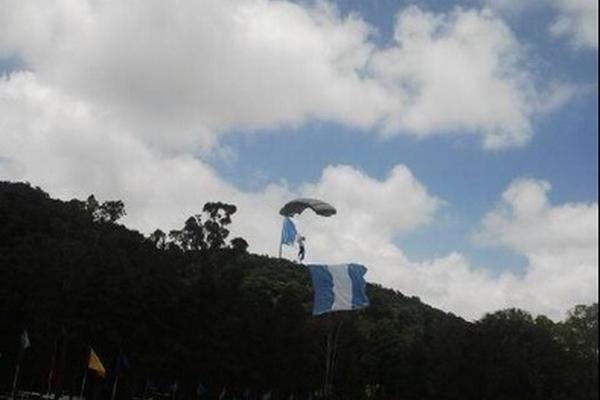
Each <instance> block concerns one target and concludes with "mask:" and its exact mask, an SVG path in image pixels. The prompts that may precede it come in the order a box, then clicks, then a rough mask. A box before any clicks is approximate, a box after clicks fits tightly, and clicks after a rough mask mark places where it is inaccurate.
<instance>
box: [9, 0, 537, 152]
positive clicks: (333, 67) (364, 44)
mask: <svg viewBox="0 0 600 400" xmlns="http://www.w3.org/2000/svg"><path fill="white" fill-rule="evenodd" d="M0 7H1V8H2V10H3V12H2V14H0V57H1V56H2V54H4V55H15V54H16V55H17V57H18V58H19V59H21V60H22V62H23V63H24V64H25V65H27V66H28V67H29V68H30V69H31V70H32V71H33V72H34V73H35V74H36V76H37V77H38V79H39V80H40V82H43V84H44V85H46V86H52V87H55V88H57V89H58V90H59V91H61V92H63V93H66V94H68V95H70V96H73V97H75V98H78V99H82V100H84V101H86V102H88V103H92V104H94V105H95V106H96V107H98V108H99V109H101V110H102V111H103V112H106V113H110V114H111V116H112V119H114V120H118V121H119V123H120V124H122V125H123V126H124V127H125V128H127V129H128V130H130V131H135V132H137V133H138V134H139V135H143V137H144V138H143V140H144V141H145V142H147V143H151V144H152V146H154V147H157V148H160V149H162V150H163V151H181V150H182V149H190V148H204V149H207V148H210V147H211V146H215V145H216V144H217V143H218V136H219V135H222V134H224V133H227V132H229V131H230V130H237V131H243V132H252V131H253V130H255V129H258V128H265V127H278V126H282V125H297V124H301V123H303V122H305V121H307V120H309V119H315V118H316V119H324V120H330V121H335V122H338V123H341V124H347V125H352V126H357V127H360V128H362V129H363V130H365V131H374V132H379V131H381V130H383V131H384V133H386V134H413V135H417V136H427V135H434V134H435V135H443V134H458V133H464V132H468V133H470V134H476V135H480V136H481V137H482V138H483V142H484V145H485V146H486V147H505V146H517V145H522V144H523V143H525V142H526V141H527V140H528V139H529V137H530V136H531V134H532V132H531V126H530V125H531V118H532V116H533V115H534V114H535V113H537V112H538V111H540V110H538V106H537V105H538V103H539V99H538V97H540V96H541V94H540V93H542V92H543V90H541V89H544V88H543V87H541V89H539V88H537V87H536V84H535V83H534V79H533V77H532V76H531V73H530V70H529V67H528V64H527V59H526V55H525V54H524V53H523V50H522V48H521V46H520V44H519V43H518V41H517V40H516V38H515V37H514V35H513V34H512V32H511V31H510V29H509V28H508V27H507V26H506V25H505V24H504V23H503V22H502V21H501V20H500V19H498V18H496V17H494V16H493V15H491V14H490V13H488V12H487V11H477V10H462V9H455V10H453V11H451V12H449V13H441V14H432V13H426V12H423V11H421V10H420V9H419V8H417V7H414V6H412V7H408V8H407V9H404V10H402V11H401V12H400V13H399V15H398V18H397V23H396V29H395V42H394V43H393V45H392V46H391V47H389V48H378V47H377V46H376V45H375V44H374V43H373V41H372V40H371V36H370V35H371V32H372V31H373V28H371V27H370V26H368V25H367V24H366V23H365V22H364V21H362V20H361V19H360V18H359V17H358V16H355V15H350V16H348V17H342V16H340V15H339V14H338V13H337V11H336V10H335V9H334V8H333V7H332V6H329V5H328V4H327V3H317V5H316V6H314V7H310V8H309V7H304V6H302V5H298V4H293V3H289V2H284V1H278V2H274V1H266V0H251V1H238V0H225V1H213V0H205V1H202V2H193V1H183V2H176V3H169V4H165V3H164V2H161V1H156V0H154V1H141V0H136V1H131V2H128V3H126V4H123V3H122V2H116V1H103V2H92V1H75V0H60V1H57V2H53V3H52V4H51V5H48V4H47V3H45V2H40V1H35V0H24V1H19V2H11V1H4V2H1V1H0ZM23 27H27V28H26V29H23ZM278 131H279V130H273V132H278Z"/></svg>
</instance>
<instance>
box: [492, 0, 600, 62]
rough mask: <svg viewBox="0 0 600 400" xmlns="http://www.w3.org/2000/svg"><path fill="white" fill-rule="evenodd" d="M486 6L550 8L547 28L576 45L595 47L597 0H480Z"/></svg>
mask: <svg viewBox="0 0 600 400" xmlns="http://www.w3.org/2000/svg"><path fill="white" fill-rule="evenodd" d="M483 1H484V2H485V3H486V4H487V5H488V6H489V7H492V8H494V9H496V10H499V11H501V12H507V11H508V12H511V13H515V14H521V13H533V12H536V11H537V10H540V9H542V8H544V7H548V8H550V9H552V10H553V11H554V14H555V17H554V19H553V20H552V22H551V24H550V25H549V26H548V32H549V33H550V34H551V35H553V36H555V37H565V38H566V39H567V40H568V41H569V43H570V44H571V45H572V46H573V47H575V48H577V49H581V48H589V49H596V50H597V49H598V1H597V0H530V1H521V0H483Z"/></svg>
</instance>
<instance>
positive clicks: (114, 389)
mask: <svg viewBox="0 0 600 400" xmlns="http://www.w3.org/2000/svg"><path fill="white" fill-rule="evenodd" d="M117 382H119V375H116V376H115V383H113V388H112V395H111V396H110V400H115V395H116V394H117Z"/></svg>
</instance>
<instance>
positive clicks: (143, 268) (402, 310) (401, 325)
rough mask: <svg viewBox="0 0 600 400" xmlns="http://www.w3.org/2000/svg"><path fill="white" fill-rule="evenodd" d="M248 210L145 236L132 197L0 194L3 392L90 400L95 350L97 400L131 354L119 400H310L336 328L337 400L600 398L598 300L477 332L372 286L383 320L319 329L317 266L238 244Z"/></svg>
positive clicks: (30, 191)
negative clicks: (558, 317)
mask: <svg viewBox="0 0 600 400" xmlns="http://www.w3.org/2000/svg"><path fill="white" fill-rule="evenodd" d="M235 212H236V208H235V206H233V205H229V204H223V203H208V204H206V205H205V207H204V208H203V210H202V213H201V214H198V215H194V216H192V217H190V218H188V219H187V220H186V221H185V222H184V224H183V227H182V229H180V230H173V231H171V232H169V233H168V234H166V233H164V232H162V231H159V230H157V231H156V232H154V233H153V234H152V235H150V236H149V237H144V236H143V235H142V234H140V233H138V232H135V231H131V230H129V229H127V228H125V227H124V226H122V225H120V224H118V223H117V221H118V220H119V218H120V217H121V216H123V215H124V214H125V208H124V205H123V203H122V202H120V201H107V202H103V203H99V202H98V201H97V200H96V199H95V198H94V197H93V196H90V197H89V198H88V199H87V201H85V202H84V201H79V200H72V201H69V202H62V201H59V200H54V199H51V198H50V197H49V196H48V195H47V194H46V193H44V192H43V191H42V190H40V189H35V188H32V187H30V186H29V185H27V184H21V183H6V182H4V183H3V182H0V353H2V355H1V356H0V392H2V391H10V390H11V386H12V379H13V375H14V368H15V364H16V361H17V360H18V359H20V360H21V375H20V380H19V384H18V385H19V388H20V389H24V390H25V389H26V390H30V391H36V392H47V391H52V392H56V393H59V392H68V393H73V394H78V393H79V388H80V385H81V379H82V376H83V372H84V368H85V366H86V359H87V355H88V352H89V346H91V347H93V348H94V350H95V351H96V353H97V354H98V355H99V357H100V359H101V360H102V362H103V363H104V365H105V366H106V367H107V370H108V375H107V376H106V377H105V378H104V379H100V378H99V377H95V376H94V375H93V374H89V377H88V379H89V381H88V385H87V390H86V395H87V396H88V397H92V398H109V397H110V389H111V384H112V382H113V381H114V376H112V375H114V371H115V368H114V364H115V362H116V359H117V354H119V352H123V354H126V356H127V359H128V361H129V362H128V364H129V367H128V368H122V369H121V373H120V381H119V382H120V383H119V390H118V392H117V397H118V398H121V399H125V398H131V397H132V396H138V397H141V396H146V397H147V396H149V395H150V394H151V392H152V391H154V390H162V391H168V390H169V388H171V389H172V390H174V388H175V386H173V384H176V385H177V386H176V387H177V390H176V392H174V396H175V397H178V398H180V399H188V398H199V397H202V398H218V397H219V395H220V394H224V396H223V397H225V398H243V396H257V395H258V394H260V393H265V392H272V394H273V398H275V399H287V398H289V397H290V395H291V394H294V395H295V397H294V398H296V399H304V398H306V397H307V396H308V394H309V393H312V394H314V395H316V396H318V395H319V391H320V390H321V388H322V386H323V377H324V372H325V365H324V360H325V351H326V346H325V343H326V338H327V335H328V333H329V332H332V331H334V330H335V332H336V333H337V332H339V335H337V334H336V337H337V339H338V342H337V347H336V358H335V369H334V377H333V382H334V389H335V390H334V393H335V396H336V398H339V399H348V400H351V399H367V398H372V399H419V400H426V399H461V400H468V399H512V400H515V399H529V400H533V399H545V400H548V399H597V398H598V377H597V375H598V374H597V373H598V306H597V304H594V305H591V306H577V307H575V308H574V309H573V310H572V311H571V313H570V315H569V316H568V318H567V319H566V320H565V321H564V322H561V323H554V322H552V321H551V320H549V319H548V318H545V317H543V316H539V317H537V318H533V317H532V316H531V315H530V314H528V313H527V312H525V311H522V310H516V309H510V310H503V311H498V312H496V313H493V314H489V315H487V316H485V317H484V318H482V319H481V320H479V321H477V322H475V323H469V322H467V321H464V320H463V319H461V318H458V317H456V316H454V315H452V314H447V313H444V312H442V311H439V310H436V309H434V308H432V307H429V306H427V305H426V304H423V303H421V302H420V301H419V299H418V298H415V297H406V296H404V295H402V294H401V293H399V292H397V291H393V290H390V289H385V288H383V287H380V286H377V285H369V286H368V288H367V289H368V296H369V298H370V300H371V306H370V307H369V308H367V309H365V310H362V311H358V312H341V313H340V312H338V313H335V314H330V315H326V316H321V317H317V318H315V317H312V316H311V306H312V304H311V302H312V292H311V286H310V279H309V275H308V273H307V269H306V267H304V266H303V265H300V264H296V263H291V262H288V261H285V260H281V259H276V258H270V257H267V256H258V255H253V254H249V253H248V252H247V248H248V244H247V243H246V241H245V240H244V239H242V238H233V239H231V240H229V237H228V236H229V230H228V229H227V226H228V225H229V224H230V223H232V217H233V216H234V214H235ZM24 329H26V330H27V332H28V334H29V338H30V341H31V347H30V348H28V349H26V350H25V351H22V352H21V351H19V335H20V334H21V333H22V332H23V330H24ZM50 371H53V373H52V375H49V373H50ZM199 384H201V385H202V386H199ZM223 387H227V391H223V390H222V388H223ZM198 389H200V390H198ZM233 396H236V397H233ZM253 398H255V397H253Z"/></svg>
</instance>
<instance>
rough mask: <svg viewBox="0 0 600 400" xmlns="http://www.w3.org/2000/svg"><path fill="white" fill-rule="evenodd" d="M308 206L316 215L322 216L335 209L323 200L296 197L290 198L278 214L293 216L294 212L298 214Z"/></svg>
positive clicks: (327, 215)
mask: <svg viewBox="0 0 600 400" xmlns="http://www.w3.org/2000/svg"><path fill="white" fill-rule="evenodd" d="M307 208H310V209H311V210H313V211H314V212H315V213H317V214H318V215H322V216H324V217H330V216H332V215H334V214H335V213H336V212H337V211H336V210H335V208H333V206H332V205H331V204H328V203H325V202H324V201H321V200H317V199H296V200H292V201H290V202H289V203H287V204H286V205H284V206H283V208H282V209H281V210H279V214H281V215H283V216H285V217H293V216H294V215H295V214H300V213H302V211H304V210H306V209H307Z"/></svg>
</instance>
